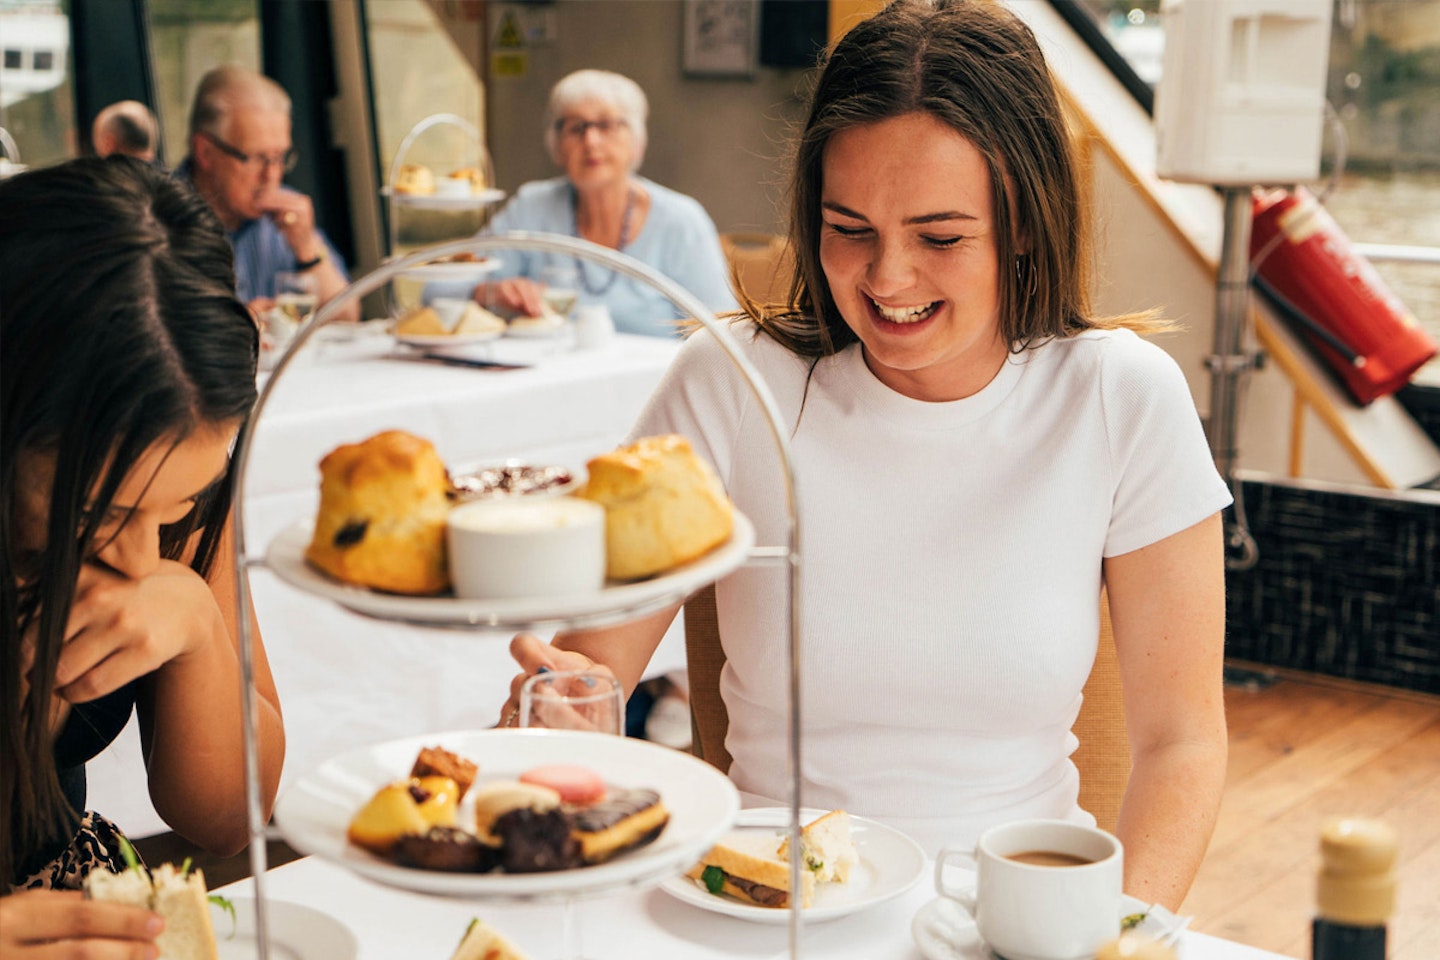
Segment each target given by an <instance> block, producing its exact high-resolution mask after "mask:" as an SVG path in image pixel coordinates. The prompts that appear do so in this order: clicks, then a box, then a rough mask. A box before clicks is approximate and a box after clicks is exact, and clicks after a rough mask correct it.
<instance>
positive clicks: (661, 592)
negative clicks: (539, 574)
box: [265, 512, 755, 629]
mask: <svg viewBox="0 0 1440 960" xmlns="http://www.w3.org/2000/svg"><path fill="white" fill-rule="evenodd" d="M314 529H315V526H314V524H313V523H312V522H311V521H309V520H300V521H297V522H296V523H294V524H292V525H291V526H290V527H288V528H287V529H286V530H285V531H284V532H282V533H281V534H280V535H279V536H277V537H276V538H275V539H274V540H272V541H270V549H269V550H268V551H267V552H266V554H265V562H266V564H267V565H268V566H269V567H270V569H272V570H274V571H275V574H276V575H277V576H279V577H280V579H281V580H284V581H285V582H286V583H288V584H290V585H291V586H294V587H298V588H299V589H301V590H304V591H306V592H308V593H313V594H316V595H318V596H321V597H325V598H327V599H330V600H334V601H335V602H336V603H339V604H340V605H341V606H344V607H348V608H349V609H351V610H354V611H355V612H356V613H363V614H365V615H366V616H371V617H380V618H382V619H386V620H400V621H404V622H408V623H423V624H429V625H433V626H452V627H474V626H485V627H508V628H516V629H521V628H525V627H530V626H540V625H550V624H568V625H572V626H600V625H603V624H610V623H620V622H622V621H625V620H630V619H634V618H635V617H637V616H640V615H642V614H645V613H651V612H654V611H656V610H659V609H661V608H663V607H665V606H667V605H669V604H672V603H679V602H680V601H682V600H684V599H685V598H686V597H688V596H689V595H690V594H692V593H694V592H695V591H696V590H698V589H700V588H701V587H703V586H705V585H706V584H708V583H712V582H714V581H715V580H718V579H720V578H721V577H723V576H725V575H726V574H727V573H729V572H730V571H732V570H734V569H735V568H736V567H738V566H740V565H741V564H742V563H744V562H745V561H746V559H747V558H748V557H749V555H750V549H751V548H752V547H753V546H755V528H754V527H752V526H751V525H750V521H749V520H748V519H746V518H745V517H744V516H742V515H741V514H740V513H739V512H736V514H735V529H734V531H733V532H732V533H731V534H730V539H729V540H727V541H726V542H724V543H722V544H721V545H720V546H718V547H716V548H715V549H714V550H711V551H710V552H709V553H707V554H705V555H704V556H703V557H701V558H700V559H698V560H694V561H691V562H690V563H687V564H684V565H682V566H679V567H676V568H675V569H674V570H671V571H670V572H668V573H663V574H661V575H659V576H656V577H651V578H650V579H649V580H639V581H636V582H633V583H613V582H609V583H607V584H606V585H605V586H604V587H603V588H602V589H600V590H597V591H594V592H592V593H583V594H576V595H572V596H556V597H520V598H516V599H509V600H464V599H460V598H458V597H451V596H440V597H411V596H403V595H400V594H395V593H381V592H379V591H376V590H370V589H368V588H366V587H357V586H354V585H352V584H348V583H342V582H340V581H339V580H336V579H334V578H333V577H331V576H329V575H327V574H324V573H321V572H320V571H319V570H317V569H315V568H314V567H312V566H310V565H309V564H308V563H306V562H305V548H306V547H307V546H308V545H309V544H310V537H311V535H312V533H313V532H314Z"/></svg>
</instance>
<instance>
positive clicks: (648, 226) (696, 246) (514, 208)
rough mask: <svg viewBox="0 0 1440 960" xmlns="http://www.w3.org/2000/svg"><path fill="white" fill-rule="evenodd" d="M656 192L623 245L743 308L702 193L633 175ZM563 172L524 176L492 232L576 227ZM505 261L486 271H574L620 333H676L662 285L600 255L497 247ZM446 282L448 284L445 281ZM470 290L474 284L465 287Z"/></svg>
mask: <svg viewBox="0 0 1440 960" xmlns="http://www.w3.org/2000/svg"><path fill="white" fill-rule="evenodd" d="M635 179H636V180H637V181H638V182H639V183H641V184H643V185H644V187H645V190H646V191H647V192H648V193H649V194H650V213H649V215H648V216H647V217H646V218H645V225H644V227H643V228H642V229H641V231H640V234H639V236H636V237H634V238H632V239H631V240H630V242H629V243H627V244H626V246H625V248H624V250H623V251H622V252H623V253H626V254H628V255H629V256H632V257H634V258H635V259H637V260H640V261H642V262H643V263H646V264H648V265H650V266H652V267H654V268H656V269H657V270H659V271H660V272H661V273H663V274H665V275H666V276H667V277H669V278H670V279H672V280H674V281H675V282H677V283H679V284H680V285H681V286H682V287H684V288H685V289H686V290H688V291H690V292H691V293H693V294H694V295H695V296H696V297H698V298H699V299H700V301H701V302H702V303H704V304H705V305H706V306H707V307H709V308H710V309H711V310H713V311H715V312H717V313H719V312H722V311H725V310H734V309H737V306H738V305H737V304H736V302H735V295H734V294H733V293H732V292H731V290H730V284H729V276H730V271H729V267H728V265H727V264H726V261H725V255H724V253H723V252H722V251H721V249H720V235H719V234H718V233H717V232H716V230H715V224H714V222H713V221H712V220H711V219H710V215H709V214H707V213H706V212H705V208H704V207H702V206H701V205H700V203H699V201H697V200H695V199H694V198H693V197H688V196H686V195H685V194H683V193H679V192H677V191H675V190H671V189H669V188H667V187H662V186H660V185H659V184H658V183H654V182H653V181H650V180H646V179H645V178H643V177H636V178H635ZM574 196H575V195H574V192H573V190H572V189H571V187H570V181H569V180H567V179H566V178H565V177H556V178H554V179H552V180H534V181H531V182H530V183H527V184H524V185H523V186H522V187H520V189H519V190H517V191H516V192H515V195H514V196H513V197H512V198H511V199H510V202H509V203H507V204H506V205H505V207H504V209H502V210H501V211H500V212H499V213H497V214H496V215H495V217H494V218H493V219H492V220H491V221H490V224H489V226H488V227H487V228H486V229H485V231H484V232H485V233H486V234H500V233H505V232H507V231H511V230H529V231H540V232H544V233H558V234H563V235H564V236H574V235H575V201H574ZM499 257H500V260H501V262H502V265H501V268H500V269H499V270H498V271H496V272H495V273H493V274H491V275H490V276H489V277H488V278H487V279H498V278H503V277H513V276H521V277H529V278H531V279H533V280H536V281H538V282H541V283H549V284H552V285H555V284H558V283H559V282H561V281H557V280H556V279H555V274H557V273H559V274H562V275H568V276H569V277H570V278H571V279H570V280H567V281H564V282H566V283H567V284H570V285H573V286H574V288H575V290H576V291H577V293H578V294H579V297H578V301H577V302H578V303H579V304H581V305H584V304H592V303H599V304H604V305H605V306H607V307H609V308H610V315H611V317H612V318H614V320H615V328H616V329H617V330H619V331H620V332H622V333H641V334H649V335H651V336H657V337H668V336H677V335H678V327H677V326H676V325H675V323H674V322H673V321H675V320H677V319H680V316H681V315H680V311H679V310H678V309H677V308H676V307H675V305H674V304H672V303H671V302H670V301H669V299H667V298H666V297H663V296H661V294H660V293H659V291H657V290H655V289H653V288H651V287H650V286H648V285H645V284H641V283H639V282H638V281H635V280H631V279H630V278H629V277H625V276H614V275H612V271H610V270H607V269H605V268H604V267H602V266H600V265H599V264H596V263H590V262H588V261H586V262H579V261H577V260H575V259H574V258H572V257H565V256H557V255H555V254H549V253H532V252H528V251H525V252H522V251H516V250H507V251H503V252H502V253H500V254H499ZM444 286H446V287H448V285H444ZM467 292H468V291H467ZM426 294H427V297H435V296H455V295H462V296H463V295H465V294H462V293H460V292H459V291H455V292H450V291H449V290H448V289H444V290H442V284H440V283H431V284H429V285H427V287H426Z"/></svg>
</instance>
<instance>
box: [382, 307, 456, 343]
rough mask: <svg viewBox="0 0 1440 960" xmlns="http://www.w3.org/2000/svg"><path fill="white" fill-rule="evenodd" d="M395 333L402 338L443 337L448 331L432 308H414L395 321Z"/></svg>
mask: <svg viewBox="0 0 1440 960" xmlns="http://www.w3.org/2000/svg"><path fill="white" fill-rule="evenodd" d="M395 332H396V333H397V334H398V335H400V336H402V337H443V336H445V335H446V334H448V333H449V332H450V331H449V330H446V329H445V324H443V323H441V322H440V315H439V314H438V313H436V312H435V308H434V307H416V308H415V309H413V310H410V311H408V312H407V313H406V314H405V315H404V316H403V317H401V318H400V319H399V320H397V321H395Z"/></svg>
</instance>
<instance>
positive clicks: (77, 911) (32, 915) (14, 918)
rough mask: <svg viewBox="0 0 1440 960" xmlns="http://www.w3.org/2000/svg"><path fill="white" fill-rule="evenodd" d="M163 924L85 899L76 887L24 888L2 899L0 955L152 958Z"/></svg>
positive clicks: (50, 959) (12, 959)
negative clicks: (62, 888) (63, 888)
mask: <svg viewBox="0 0 1440 960" xmlns="http://www.w3.org/2000/svg"><path fill="white" fill-rule="evenodd" d="M164 928H165V921H164V920H163V919H161V918H160V917H159V916H158V915H157V914H154V913H151V912H150V911H149V910H145V909H142V908H141V907H132V906H127V905H126V904H122V903H100V902H97V901H93V900H86V899H85V898H84V896H83V895H82V894H81V893H80V892H79V891H78V890H25V891H22V892H20V893H12V894H10V895H9V896H5V897H0V956H3V957H5V958H6V960H60V958H64V957H85V958H86V960H154V958H155V957H157V956H159V954H160V951H159V949H158V948H157V947H156V946H155V938H156V937H157V936H158V935H159V934H160V931H161V930H163V929H164Z"/></svg>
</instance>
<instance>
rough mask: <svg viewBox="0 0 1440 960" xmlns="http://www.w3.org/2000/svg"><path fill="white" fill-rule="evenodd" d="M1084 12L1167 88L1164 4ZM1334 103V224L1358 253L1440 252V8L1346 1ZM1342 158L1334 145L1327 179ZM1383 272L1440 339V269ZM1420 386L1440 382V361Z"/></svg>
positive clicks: (1391, 0) (1145, 1) (1114, 1)
mask: <svg viewBox="0 0 1440 960" xmlns="http://www.w3.org/2000/svg"><path fill="white" fill-rule="evenodd" d="M1191 2H1203V0H1191ZM1080 3H1081V6H1082V7H1083V8H1084V9H1085V10H1087V11H1088V12H1089V13H1090V15H1091V16H1092V18H1093V19H1094V21H1095V23H1096V25H1097V26H1098V27H1099V28H1100V31H1101V32H1102V33H1103V34H1105V36H1106V37H1107V38H1108V39H1109V40H1110V42H1111V43H1112V44H1113V45H1114V47H1115V49H1116V50H1117V51H1118V52H1119V53H1121V54H1122V55H1123V56H1124V57H1125V58H1126V59H1127V60H1128V61H1129V63H1130V65H1131V66H1132V67H1133V68H1134V70H1135V72H1136V73H1137V74H1138V75H1139V76H1140V77H1141V78H1142V79H1144V80H1145V81H1146V82H1148V83H1150V84H1152V85H1153V84H1155V83H1158V82H1159V79H1160V65H1161V57H1162V53H1163V50H1164V21H1163V17H1162V16H1161V15H1160V12H1159V11H1160V0H1080ZM1326 97H1327V98H1328V100H1329V101H1330V104H1331V106H1332V107H1333V108H1334V109H1335V111H1336V114H1337V116H1338V118H1339V122H1340V124H1341V125H1342V126H1343V127H1344V131H1345V137H1344V142H1345V156H1344V168H1343V172H1342V173H1341V175H1340V176H1339V179H1338V181H1337V184H1336V188H1335V190H1334V191H1333V193H1331V194H1330V196H1329V198H1328V199H1327V201H1326V203H1327V206H1328V208H1329V210H1330V214H1331V216H1333V217H1334V218H1335V221H1336V222H1337V223H1338V224H1340V226H1341V227H1342V228H1343V229H1344V230H1345V232H1346V235H1347V236H1349V238H1350V239H1351V240H1352V241H1354V242H1356V243H1375V244H1394V245H1402V246H1419V247H1431V248H1440V0H1364V2H1357V0H1338V2H1336V4H1335V13H1334V20H1333V21H1332V23H1331V29H1330V65H1329V79H1328V82H1327V85H1326ZM1337 158H1338V150H1337V141H1336V138H1335V137H1333V136H1330V135H1327V137H1326V147H1325V155H1324V156H1323V157H1322V161H1321V162H1322V168H1323V171H1324V173H1325V174H1326V175H1327V176H1330V175H1333V173H1334V170H1335V166H1336V161H1337ZM1375 269H1376V270H1377V271H1378V272H1379V274H1380V275H1381V277H1383V278H1384V280H1385V282H1386V283H1387V284H1388V285H1389V286H1390V287H1391V288H1392V289H1393V290H1394V291H1395V293H1396V295H1397V296H1398V297H1399V298H1400V299H1401V301H1402V302H1404V303H1405V305H1406V306H1407V307H1408V308H1409V309H1410V310H1411V311H1412V312H1413V313H1414V314H1415V316H1416V318H1417V319H1419V321H1420V323H1421V325H1423V326H1425V327H1426V328H1427V329H1429V330H1430V332H1431V333H1432V335H1434V336H1435V337H1436V338H1437V339H1440V267H1437V266H1436V265H1434V264H1432V263H1404V262H1393V261H1385V260H1382V259H1377V260H1376V261H1375ZM1417 379H1425V380H1426V382H1440V361H1436V362H1434V363H1432V364H1430V366H1429V368H1427V371H1426V373H1425V375H1424V376H1423V377H1417Z"/></svg>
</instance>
